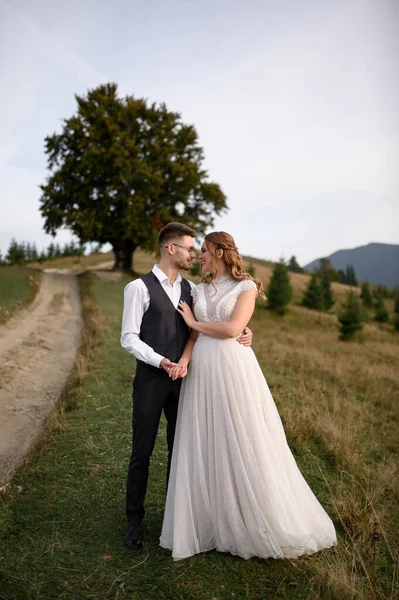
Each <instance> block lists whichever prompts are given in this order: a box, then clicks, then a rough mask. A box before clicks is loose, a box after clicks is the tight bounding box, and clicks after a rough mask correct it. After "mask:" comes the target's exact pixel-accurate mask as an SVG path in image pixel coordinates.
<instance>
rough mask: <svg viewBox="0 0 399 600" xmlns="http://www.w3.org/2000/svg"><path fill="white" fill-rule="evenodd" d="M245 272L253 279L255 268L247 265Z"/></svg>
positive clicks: (250, 264)
mask: <svg viewBox="0 0 399 600" xmlns="http://www.w3.org/2000/svg"><path fill="white" fill-rule="evenodd" d="M246 271H247V273H248V274H249V275H251V277H255V267H254V266H253V264H252V263H249V265H248V266H247V268H246Z"/></svg>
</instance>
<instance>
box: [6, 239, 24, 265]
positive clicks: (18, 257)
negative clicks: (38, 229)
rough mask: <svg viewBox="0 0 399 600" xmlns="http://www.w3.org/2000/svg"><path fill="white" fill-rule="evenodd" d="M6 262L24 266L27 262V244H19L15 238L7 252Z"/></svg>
mask: <svg viewBox="0 0 399 600" xmlns="http://www.w3.org/2000/svg"><path fill="white" fill-rule="evenodd" d="M6 261H7V263H8V264H9V265H23V264H24V262H25V244H23V243H22V244H18V242H17V241H16V240H15V239H14V238H13V239H12V240H11V242H10V246H9V248H8V251H7V256H6Z"/></svg>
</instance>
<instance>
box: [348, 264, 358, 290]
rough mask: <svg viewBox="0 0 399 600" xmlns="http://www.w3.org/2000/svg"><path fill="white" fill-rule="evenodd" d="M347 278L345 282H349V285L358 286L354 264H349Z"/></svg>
mask: <svg viewBox="0 0 399 600" xmlns="http://www.w3.org/2000/svg"><path fill="white" fill-rule="evenodd" d="M345 279H346V281H345V283H347V284H348V285H352V286H354V287H357V279H356V274H355V268H354V266H353V265H347V267H346V273H345Z"/></svg>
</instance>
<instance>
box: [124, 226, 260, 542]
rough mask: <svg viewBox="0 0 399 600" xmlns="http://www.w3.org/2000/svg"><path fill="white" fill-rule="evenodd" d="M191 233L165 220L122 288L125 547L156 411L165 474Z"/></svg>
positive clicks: (136, 516)
mask: <svg viewBox="0 0 399 600" xmlns="http://www.w3.org/2000/svg"><path fill="white" fill-rule="evenodd" d="M195 235H196V233H195V231H193V229H191V228H190V227H187V225H183V224H181V223H169V224H168V225H166V226H165V227H164V228H163V229H161V231H160V232H159V235H158V244H159V247H160V252H161V259H160V261H159V265H154V267H153V269H152V271H151V272H150V273H147V274H146V275H143V276H142V277H140V278H139V279H136V280H134V281H132V282H130V283H129V284H128V285H127V286H126V287H125V292H124V308H123V319H122V334H121V344H122V346H123V348H125V350H127V351H128V352H130V353H131V354H133V355H134V356H135V357H136V374H135V377H134V379H133V448H132V454H131V457H130V463H129V469H128V476H127V489H126V517H127V523H128V526H127V529H126V532H125V538H124V542H125V546H126V547H127V548H128V549H129V550H139V549H140V548H141V547H142V545H143V543H142V532H141V523H142V521H143V519H144V514H145V511H144V499H145V494H146V490H147V481H148V472H149V465H150V458H151V454H152V451H153V448H154V445H155V440H156V436H157V432H158V427H159V421H160V418H161V414H162V410H163V411H164V414H165V417H166V421H167V429H166V439H167V444H168V467H167V480H168V478H169V471H170V463H171V458H172V448H173V439H174V435H175V428H176V418H177V409H178V402H179V393H180V386H181V382H182V380H181V379H176V380H175V381H173V380H172V379H171V378H170V377H169V375H168V373H169V371H170V369H171V368H172V367H173V366H175V365H176V364H177V362H178V360H179V358H180V356H181V355H182V353H183V350H184V347H185V345H186V342H187V340H188V337H189V333H190V332H189V328H188V327H187V325H186V324H185V322H184V320H183V318H182V316H181V315H180V314H179V313H178V312H177V311H176V308H177V306H178V304H179V302H180V300H184V301H185V302H187V304H188V305H189V306H190V307H191V305H192V300H191V289H192V288H193V287H195V285H194V284H193V283H192V282H191V281H188V280H186V279H183V278H182V277H181V275H180V273H179V270H182V271H189V270H190V266H191V263H192V260H193V258H195V256H196V252H195V250H194V239H193V238H194V237H195ZM239 341H240V343H242V344H244V345H250V344H251V341H252V333H251V332H250V330H249V329H248V328H246V330H245V331H244V334H243V336H242V337H240V338H239Z"/></svg>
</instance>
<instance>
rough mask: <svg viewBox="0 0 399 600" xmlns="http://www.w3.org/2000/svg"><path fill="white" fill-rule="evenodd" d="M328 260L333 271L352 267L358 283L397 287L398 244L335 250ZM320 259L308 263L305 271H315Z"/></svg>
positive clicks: (398, 284) (373, 244)
mask: <svg viewBox="0 0 399 600" xmlns="http://www.w3.org/2000/svg"><path fill="white" fill-rule="evenodd" d="M326 258H329V259H330V261H331V264H332V266H333V267H334V268H335V269H338V270H339V269H341V270H343V271H344V270H345V269H346V267H347V265H353V266H354V268H355V272H356V277H357V278H358V280H360V281H368V282H369V283H374V284H380V285H386V286H388V287H390V288H394V287H396V286H399V244H380V243H371V244H367V245H366V246H358V247H357V248H351V249H347V250H337V251H336V252H333V254H330V255H329V256H327V257H326ZM319 261H320V258H317V259H316V260H314V261H312V262H310V263H309V264H307V265H306V266H305V269H309V270H312V269H317V268H318V266H319Z"/></svg>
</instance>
